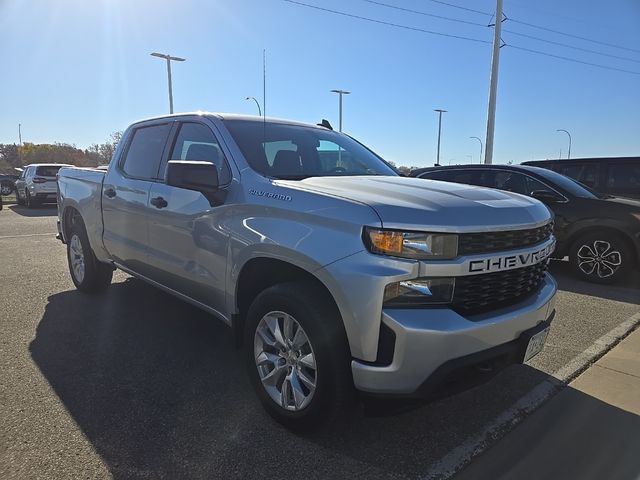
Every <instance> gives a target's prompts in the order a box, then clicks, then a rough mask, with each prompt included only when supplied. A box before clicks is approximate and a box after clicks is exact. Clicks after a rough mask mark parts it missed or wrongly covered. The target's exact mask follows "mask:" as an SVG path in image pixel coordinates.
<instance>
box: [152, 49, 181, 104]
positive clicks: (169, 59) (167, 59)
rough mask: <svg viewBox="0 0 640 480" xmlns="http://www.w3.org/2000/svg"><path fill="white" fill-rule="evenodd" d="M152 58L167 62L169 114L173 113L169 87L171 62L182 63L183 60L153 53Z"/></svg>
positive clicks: (171, 91) (171, 93) (170, 87)
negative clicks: (162, 59)
mask: <svg viewBox="0 0 640 480" xmlns="http://www.w3.org/2000/svg"><path fill="white" fill-rule="evenodd" d="M151 56H152V57H159V58H164V59H165V60H166V61H167V77H168V79H169V113H173V87H172V85H171V61H172V60H173V61H174V62H184V61H185V59H184V58H180V57H172V56H171V55H168V54H165V53H158V52H153V53H152V54H151Z"/></svg>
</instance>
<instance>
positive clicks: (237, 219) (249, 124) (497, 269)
mask: <svg viewBox="0 0 640 480" xmlns="http://www.w3.org/2000/svg"><path fill="white" fill-rule="evenodd" d="M58 209H59V212H58V213H59V222H58V228H59V233H60V238H61V239H62V241H63V242H64V243H65V244H66V245H67V255H68V262H69V270H70V273H71V277H72V279H73V282H74V283H75V285H76V287H77V288H78V289H79V290H81V291H83V292H89V293H94V292H99V291H102V290H104V289H106V288H107V287H108V285H109V284H110V282H111V279H112V273H113V270H114V269H116V268H118V269H120V270H123V271H124V272H126V273H128V274H130V275H133V276H135V277H137V278H140V279H142V280H144V281H146V282H148V283H150V284H151V285H153V286H155V287H158V288H160V289H162V290H164V291H166V292H167V293H170V294H172V295H176V296H178V297H180V298H182V299H184V300H186V301H187V302H189V303H191V304H193V305H196V306H198V307H200V308H202V309H203V310H206V311H207V312H210V313H211V314H212V315H213V316H215V317H217V318H219V319H220V320H222V321H223V322H225V323H226V324H228V325H229V326H230V327H231V328H232V329H233V332H234V333H235V338H236V340H237V342H238V344H239V345H240V346H241V347H242V348H243V351H244V353H243V358H244V361H245V362H246V367H247V371H248V374H249V376H250V378H251V382H252V384H253V386H254V388H255V391H256V393H257V395H258V397H259V398H260V400H261V402H262V404H263V406H264V407H265V408H266V410H267V411H268V412H269V413H270V414H271V415H272V416H273V417H274V418H276V419H277V420H278V421H280V422H281V423H283V424H285V425H286V426H288V427H290V428H298V429H304V428H313V427H314V426H316V425H317V424H318V423H319V422H321V421H322V422H324V421H325V420H326V419H327V418H336V416H343V415H345V413H348V412H349V408H350V407H351V406H353V405H354V402H355V399H356V392H364V393H366V394H370V395H376V396H387V395H390V396H407V397H421V398H435V397H438V396H442V395H448V394H451V393H454V392H456V391H460V390H462V389H465V388H469V387H470V386H473V385H476V384H477V383H479V382H481V381H484V380H486V379H487V378H490V377H491V376H492V375H493V374H495V373H496V372H498V371H500V370H501V369H502V368H504V367H506V366H508V365H510V364H513V363H519V362H523V361H527V360H528V359H529V358H531V357H532V356H533V355H535V354H537V353H538V352H539V351H540V350H541V349H542V347H543V344H544V342H545V338H546V335H547V332H548V330H549V325H550V322H551V320H552V318H553V316H554V314H555V310H554V296H555V293H556V283H555V281H554V280H553V279H552V277H551V276H550V275H549V274H548V273H547V264H548V260H549V256H550V254H551V252H552V251H553V248H554V244H555V239H554V237H553V233H552V218H551V215H550V213H549V211H548V210H547V208H546V207H545V206H544V205H542V204H541V203H539V202H538V201H536V200H534V199H531V198H527V197H524V196H521V195H517V194H512V193H508V192H501V191H497V190H491V189H486V188H480V187H473V186H466V185H458V184H451V183H441V182H436V181H430V180H422V179H417V178H404V177H401V176H399V175H398V174H397V173H396V171H395V170H394V169H393V168H392V167H391V166H389V164H387V163H386V162H385V161H384V160H382V159H381V158H380V157H379V156H377V155H376V154H375V153H373V152H372V151H371V150H369V149H368V148H367V147H365V146H363V145H362V144H360V143H358V142H357V141H356V140H354V139H353V138H351V137H350V136H348V135H345V134H342V133H337V132H334V131H333V130H331V128H330V126H329V125H328V124H327V123H326V122H323V123H322V124H321V125H320V126H313V125H306V124H301V123H296V122H290V121H282V120H275V119H263V118H260V117H248V116H237V115H226V114H210V113H197V114H180V115H172V116H165V117H160V118H153V119H149V120H144V121H141V122H138V123H135V124H133V125H131V126H130V127H129V128H128V129H127V131H126V132H125V133H124V135H123V137H122V141H121V142H120V143H119V145H118V148H117V150H116V152H115V154H114V156H113V159H112V160H111V163H110V165H109V167H108V169H106V171H105V170H98V169H95V170H91V169H79V168H63V169H62V170H61V171H60V173H59V177H58ZM140 301H141V302H144V299H140ZM134 320H135V319H134Z"/></svg>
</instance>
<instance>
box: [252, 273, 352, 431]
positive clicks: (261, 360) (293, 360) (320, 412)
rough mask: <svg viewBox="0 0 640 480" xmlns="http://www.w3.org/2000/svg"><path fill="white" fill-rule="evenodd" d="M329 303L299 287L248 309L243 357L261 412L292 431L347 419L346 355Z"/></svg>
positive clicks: (276, 289)
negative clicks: (264, 410) (264, 412)
mask: <svg viewBox="0 0 640 480" xmlns="http://www.w3.org/2000/svg"><path fill="white" fill-rule="evenodd" d="M330 300H331V299H327V298H325V296H324V295H321V294H319V293H318V288H317V287H315V288H314V286H313V285H311V284H305V283H302V284H300V283H283V284H280V285H276V286H273V287H270V288H268V289H266V290H264V291H263V292H262V293H260V294H259V295H258V296H257V297H256V299H255V300H254V301H253V303H252V304H251V307H250V308H249V312H248V315H247V321H246V324H245V331H244V342H243V343H244V347H245V348H244V350H245V351H244V355H245V360H246V367H247V371H248V374H249V378H250V380H251V384H252V386H253V388H254V390H255V392H256V394H257V395H258V398H259V399H260V401H261V403H262V405H263V407H264V408H265V409H266V410H267V412H268V413H269V415H271V416H272V417H273V418H274V419H275V420H276V421H278V422H279V423H281V424H282V425H284V426H285V427H287V428H289V429H291V430H294V431H309V430H314V429H316V428H317V427H318V426H319V424H320V422H321V421H322V422H324V423H326V424H330V423H333V422H335V421H336V420H337V419H339V418H340V419H342V418H345V419H346V418H348V414H349V413H350V412H351V410H352V408H353V406H354V403H355V389H354V387H353V379H352V376H351V355H350V352H349V348H348V342H347V338H346V334H345V331H344V326H343V324H342V319H341V317H340V314H339V312H338V310H337V308H336V307H335V305H333V302H332V301H330Z"/></svg>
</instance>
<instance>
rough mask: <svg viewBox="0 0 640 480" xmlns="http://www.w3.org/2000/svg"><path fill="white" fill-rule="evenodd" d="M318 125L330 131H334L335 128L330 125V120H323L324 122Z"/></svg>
mask: <svg viewBox="0 0 640 480" xmlns="http://www.w3.org/2000/svg"><path fill="white" fill-rule="evenodd" d="M316 125H318V126H319V127H324V128H328V129H329V130H333V127H332V126H331V124H330V123H329V120H327V119H325V118H323V119H322V121H321V122H320V123H317V124H316Z"/></svg>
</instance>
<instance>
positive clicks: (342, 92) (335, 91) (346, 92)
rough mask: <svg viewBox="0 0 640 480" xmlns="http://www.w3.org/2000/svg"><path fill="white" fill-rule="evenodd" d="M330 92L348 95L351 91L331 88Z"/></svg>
mask: <svg viewBox="0 0 640 480" xmlns="http://www.w3.org/2000/svg"><path fill="white" fill-rule="evenodd" d="M331 93H340V94H342V95H349V94H350V93H351V92H348V91H346V90H331Z"/></svg>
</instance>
